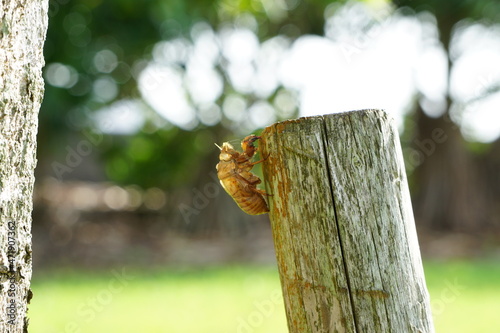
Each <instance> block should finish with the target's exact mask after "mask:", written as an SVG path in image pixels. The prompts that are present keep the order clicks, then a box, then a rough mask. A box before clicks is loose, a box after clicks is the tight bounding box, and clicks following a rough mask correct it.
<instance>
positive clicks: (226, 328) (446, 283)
mask: <svg viewBox="0 0 500 333" xmlns="http://www.w3.org/2000/svg"><path fill="white" fill-rule="evenodd" d="M425 272H426V278H427V284H428V288H429V292H430V294H431V299H432V306H433V315H434V323H435V327H436V332H445V333H446V332H453V333H460V332H464V333H465V332H467V333H469V332H475V333H481V332H482V333H490V332H491V333H497V332H500V314H499V312H498V311H499V309H500V264H499V263H491V262H453V263H438V262H429V263H426V264H425ZM32 289H33V292H34V297H33V300H32V301H31V305H30V310H29V317H30V331H31V332H35V333H44V332H50V333H53V332H81V333H87V332H99V333H101V332H124V333H126V332H145V333H155V332H162V333H165V332H168V333H191V332H192V333H205V332H206V333H225V332H228V333H229V332H231V333H232V332H237V333H240V332H241V333H250V332H252V333H280V332H287V328H286V319H285V314H284V308H283V301H282V300H281V289H280V284H279V278H278V273H277V271H276V270H275V269H273V268H267V267H255V266H242V267H223V268H211V269H205V270H201V269H198V270H164V271H161V272H159V271H158V272H151V271H138V270H127V269H125V270H122V268H117V269H116V270H114V271H113V272H105V273H102V272H101V273H89V272H64V271H59V272H57V273H54V272H53V273H47V274H40V275H35V276H34V278H33V283H32Z"/></svg>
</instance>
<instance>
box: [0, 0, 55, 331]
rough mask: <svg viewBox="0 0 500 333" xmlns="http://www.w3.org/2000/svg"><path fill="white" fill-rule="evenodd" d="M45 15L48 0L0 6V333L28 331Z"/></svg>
mask: <svg viewBox="0 0 500 333" xmlns="http://www.w3.org/2000/svg"><path fill="white" fill-rule="evenodd" d="M47 11H48V1H46V0H9V1H2V2H1V3H0V332H24V331H27V317H26V312H27V303H28V302H29V299H30V298H31V291H30V289H29V288H30V280H31V211H32V195H33V183H34V169H35V166H36V157H35V153H36V133H37V124H38V110H39V108H40V104H41V102H42V97H43V91H44V88H43V80H42V67H43V65H44V60H43V43H44V40H45V34H46V30H47V24H48V16H47Z"/></svg>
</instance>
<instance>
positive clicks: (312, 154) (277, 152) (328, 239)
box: [261, 110, 434, 333]
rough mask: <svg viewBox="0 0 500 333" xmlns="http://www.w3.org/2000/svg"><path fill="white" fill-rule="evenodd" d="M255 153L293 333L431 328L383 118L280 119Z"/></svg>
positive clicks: (399, 162)
mask: <svg viewBox="0 0 500 333" xmlns="http://www.w3.org/2000/svg"><path fill="white" fill-rule="evenodd" d="M261 147H262V155H263V156H268V158H267V159H266V161H265V162H264V163H263V164H264V166H263V173H264V180H265V184H266V189H267V192H268V193H269V194H271V196H269V197H268V198H269V204H270V213H269V215H270V219H271V224H272V230H273V237H274V243H275V248H276V256H277V259H278V267H279V273H280V279H281V285H282V289H283V296H284V300H285V308H286V313H287V318H288V328H289V331H290V332H291V333H307V332H321V333H326V332H367V333H372V332H384V333H386V332H394V333H401V332H425V333H427V332H433V331H434V328H433V324H432V317H431V311H430V305H429V296H428V292H427V288H426V285H425V278H424V273H423V269H422V262H421V259H420V251H419V246H418V242H417V234H416V230H415V224H414V220H413V213H412V207H411V202H410V194H409V190H408V185H407V180H406V175H405V169H404V162H403V156H402V152H401V147H400V142H399V137H398V134H397V130H396V128H395V126H394V124H393V123H392V121H391V120H390V119H389V117H388V116H387V114H386V113H385V112H384V111H381V110H362V111H354V112H346V113H339V114H330V115H325V116H317V117H308V118H300V119H297V120H289V121H285V122H280V123H276V124H274V125H272V126H270V127H267V128H266V129H265V130H264V131H263V133H262V140H261Z"/></svg>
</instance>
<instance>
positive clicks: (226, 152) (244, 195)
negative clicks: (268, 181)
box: [216, 135, 269, 215]
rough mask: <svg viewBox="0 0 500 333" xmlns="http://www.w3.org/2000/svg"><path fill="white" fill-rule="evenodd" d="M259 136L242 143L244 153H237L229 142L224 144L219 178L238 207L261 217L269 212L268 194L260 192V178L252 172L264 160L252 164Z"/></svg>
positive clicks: (252, 136) (218, 169)
mask: <svg viewBox="0 0 500 333" xmlns="http://www.w3.org/2000/svg"><path fill="white" fill-rule="evenodd" d="M258 139H260V137H259V136H256V135H249V136H247V137H246V138H245V139H243V141H242V142H241V148H242V149H243V153H240V152H238V151H236V150H235V149H234V148H233V146H232V145H231V144H230V143H229V142H224V143H223V144H222V148H221V147H219V146H217V147H219V149H220V155H219V159H220V162H219V163H218V164H217V167H216V169H217V176H218V177H219V180H220V183H221V185H222V187H223V188H224V190H226V192H227V193H228V194H229V195H230V196H231V197H232V198H233V199H234V201H235V202H236V203H237V204H238V206H239V207H240V208H241V209H242V210H243V211H244V212H245V213H247V214H250V215H259V214H265V213H267V212H269V208H268V207H267V203H266V200H265V199H264V196H265V195H266V192H265V191H263V190H259V189H258V188H257V185H258V184H260V183H261V180H260V178H259V177H257V176H256V175H254V174H253V173H252V172H251V171H250V170H252V167H253V166H254V165H255V164H258V163H260V162H262V161H263V160H260V161H257V162H252V161H251V160H252V157H253V156H254V154H255V152H256V150H257V147H255V145H254V142H255V141H256V140H258Z"/></svg>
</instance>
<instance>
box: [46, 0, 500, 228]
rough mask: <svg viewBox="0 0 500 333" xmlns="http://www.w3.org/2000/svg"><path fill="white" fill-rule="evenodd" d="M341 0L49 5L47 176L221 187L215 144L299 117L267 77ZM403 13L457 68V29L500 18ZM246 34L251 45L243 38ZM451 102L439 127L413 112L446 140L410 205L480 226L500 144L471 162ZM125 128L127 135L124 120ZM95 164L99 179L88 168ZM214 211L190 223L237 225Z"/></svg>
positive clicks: (428, 4)
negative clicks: (434, 34) (419, 23)
mask: <svg viewBox="0 0 500 333" xmlns="http://www.w3.org/2000/svg"><path fill="white" fill-rule="evenodd" d="M345 2H346V1H327V0H311V1H305V0H280V1H268V0H217V1H209V2H207V1H202V0H192V1H182V0H169V1H163V0H149V1H147V2H145V3H143V4H140V5H138V4H137V2H134V1H133V0H125V1H124V0H111V1H102V0H75V1H71V2H68V1H67V0H53V1H51V8H50V14H51V18H50V26H49V31H48V37H47V43H46V47H45V55H46V63H47V67H46V69H45V78H46V81H47V83H48V85H47V89H46V95H45V96H46V97H45V101H44V104H43V106H42V110H41V114H40V133H39V154H38V156H39V160H40V162H39V167H38V174H39V175H42V174H44V175H46V174H49V175H52V176H55V177H57V178H59V179H60V180H63V179H74V178H81V179H86V180H105V179H110V180H112V181H115V182H118V183H121V184H129V183H135V184H138V185H140V186H143V187H150V186H158V187H161V188H163V189H166V190H169V191H173V190H176V191H177V190H178V191H179V192H180V193H185V192H186V189H190V188H192V189H193V190H195V189H200V188H203V186H205V185H206V184H208V183H212V182H213V181H214V180H213V179H212V178H211V173H210V172H211V171H213V170H214V169H213V168H214V166H215V164H216V162H217V151H216V148H215V147H214V146H213V142H219V143H220V142H222V141H224V140H227V139H228V138H241V137H243V136H244V135H245V134H248V133H249V131H254V130H256V129H257V128H259V127H261V126H264V124H265V123H266V121H267V123H269V122H273V121H275V120H280V119H284V118H291V117H294V116H295V115H296V114H297V112H298V111H297V103H296V96H295V95H296V94H295V92H292V91H287V90H285V89H284V88H283V87H280V86H279V84H278V83H277V82H275V81H274V80H273V78H272V76H266V75H265V74H269V73H270V72H272V70H273V68H274V67H276V66H273V63H272V59H273V55H274V54H276V53H279V52H281V51H282V50H285V49H287V48H288V46H289V45H290V44H291V42H292V41H293V40H294V39H296V38H297V37H299V36H301V35H305V34H317V35H323V32H324V22H325V20H324V15H325V10H326V9H327V8H328V11H330V12H331V11H334V10H336V8H339V7H340V5H342V4H344V3H345ZM366 2H372V3H378V2H380V1H375V0H372V1H368V0H367V1H366ZM394 5H395V6H397V7H411V8H413V9H414V11H424V10H427V11H431V12H432V13H433V14H434V15H435V17H436V19H437V27H438V29H439V36H440V39H441V43H442V44H443V48H444V49H445V51H446V53H447V55H448V59H449V60H448V62H449V66H450V68H451V66H452V65H453V57H452V56H451V55H450V43H452V38H453V32H454V27H456V25H457V23H459V22H462V20H464V19H467V18H468V19H472V20H480V19H485V18H486V17H487V16H488V15H498V12H499V11H498V8H497V7H496V6H498V4H496V2H489V1H467V0H454V1H449V2H440V1H437V0H428V1H424V0H416V1H415V0H412V1H405V0H401V1H394ZM413 13H414V12H411V14H413ZM490 20H492V21H494V20H496V21H498V17H496V18H495V17H493V16H491V17H490ZM363 33H364V32H363ZM244 38H246V39H247V41H249V45H253V46H252V47H253V48H251V49H241V45H242V44H238V43H235V41H236V42H237V41H238V40H241V39H244ZM231 43H233V44H234V45H236V46H233V51H230V50H229V51H228V48H227V47H225V45H229V44H231ZM200 45H201V46H200ZM200 50H201V51H200ZM273 52H274V53H273ZM235 53H236V54H240V55H244V56H246V58H245V59H244V62H245V64H244V65H245V66H242V65H241V63H240V62H239V61H240V60H239V59H236V60H235V59H234V54H235ZM200 55H201V56H200ZM248 73H253V74H255V73H257V74H262V75H260V79H256V80H255V81H252V80H247V79H245V78H246V77H247V76H250V74H248ZM257 76H259V75H257ZM204 80H205V81H204ZM249 82H250V83H249ZM166 85H170V86H175V87H177V88H178V89H177V90H178V95H176V96H172V98H170V99H169V100H168V102H167V103H165V101H164V100H158V99H155V98H154V96H153V95H154V94H152V93H151V92H157V93H158V92H159V93H160V95H161V92H162V91H165V90H166V89H165V87H166ZM200 86H201V87H202V88H206V87H210V88H211V90H210V91H211V92H210V94H209V95H208V96H200V95H197V91H199V90H202V89H201V88H200ZM157 95H158V94H157ZM421 96H422V98H424V97H425V96H424V93H423V92H422V94H421ZM446 100H447V107H446V110H447V111H446V112H445V113H444V114H443V115H441V116H439V117H437V118H432V117H429V116H428V115H427V114H426V113H425V112H424V110H423V108H422V107H421V103H420V104H417V105H416V106H415V107H416V111H415V114H414V115H413V117H414V119H415V120H416V124H417V126H416V131H415V137H416V140H420V141H419V142H424V141H425V140H426V139H428V138H432V135H433V132H432V131H433V130H434V129H435V128H442V129H443V130H444V131H445V133H446V134H447V136H448V139H447V140H446V142H445V143H444V144H443V145H439V146H437V147H436V148H435V149H436V153H435V154H431V155H430V156H429V157H428V158H427V159H426V161H425V163H424V164H422V165H420V166H419V167H418V168H417V169H416V172H415V173H414V178H415V181H414V182H413V184H415V185H416V186H417V187H416V188H415V189H416V190H417V196H416V201H415V210H416V213H417V216H418V217H419V222H423V223H424V224H425V225H428V226H429V227H431V228H436V227H438V228H469V229H470V228H473V227H481V226H482V225H484V224H485V223H487V216H498V214H496V215H495V214H493V213H491V209H492V207H494V206H495V205H494V204H493V203H495V200H498V197H499V194H498V189H497V188H495V189H492V186H487V185H488V184H489V183H490V182H491V180H495V181H496V182H497V183H498V175H497V173H496V171H495V170H498V168H497V166H498V163H499V162H498V160H496V161H495V160H494V154H493V152H494V151H495V150H497V151H498V149H497V148H492V149H491V150H490V152H487V151H488V149H486V150H485V152H484V153H483V155H481V156H477V155H476V154H474V153H472V152H471V151H470V150H469V149H468V148H467V144H466V142H465V141H464V139H463V136H462V134H461V132H460V128H459V126H458V125H457V124H456V123H455V122H453V121H451V118H452V115H451V113H450V111H449V110H450V109H452V107H453V100H452V97H451V95H450V94H448V96H447V97H446ZM176 101H177V102H178V101H181V102H180V103H181V104H182V103H184V104H182V105H181V106H179V109H180V110H183V111H182V112H180V113H182V115H183V117H184V118H182V119H177V120H175V119H174V118H173V117H172V116H171V113H172V109H173V108H174V104H175V102H176ZM165 104H168V105H165ZM113 113H115V114H114V116H113ZM263 115H267V116H266V117H263ZM268 115H271V116H268ZM127 119H128V127H127V126H125V125H126V124H125V125H124V124H122V122H123V123H127V121H124V120H127ZM131 124H132V125H131ZM134 124H135V125H134ZM88 129H91V131H92V132H89V131H88ZM92 138H93V139H92ZM61 142H65V143H66V144H65V145H61ZM82 142H90V144H89V145H87V146H85V145H84V144H82ZM498 145H499V144H498V141H497V142H496V143H494V145H492V147H494V146H498ZM85 147H86V148H87V150H85ZM417 149H420V147H417ZM82 157H85V158H82ZM97 158H99V159H100V161H101V163H103V164H104V165H105V167H104V168H103V170H101V169H96V168H92V167H91V166H92V165H93V164H95V159H97ZM53 161H57V163H59V164H54V162H53ZM88 162H91V163H92V165H91V164H90V163H88ZM481 168H482V169H484V170H485V172H479V170H482V169H481ZM488 180H490V182H489V181H488ZM450 184H454V185H453V187H452V186H451V185H450ZM183 191H184V192H183ZM494 191H497V192H495V193H494ZM187 192H188V194H186V193H185V195H178V196H177V197H178V198H179V199H178V201H175V200H174V201H171V202H170V204H171V205H172V207H171V208H173V209H176V208H177V207H178V205H179V203H182V202H185V201H186V200H188V201H189V199H186V198H189V197H190V196H191V200H193V199H192V197H193V194H192V193H189V192H190V191H189V190H187ZM176 193H177V192H176ZM217 203H218V205H224V207H218V206H217V205H210V206H209V207H208V208H206V209H205V210H204V214H194V215H192V217H193V220H199V221H201V222H202V223H205V221H204V220H207V219H208V217H210V221H217V220H220V219H223V220H224V221H222V222H220V223H223V224H226V223H229V222H227V221H228V220H229V219H234V218H235V216H237V217H239V216H241V215H238V213H236V212H235V211H234V210H232V209H237V207H236V206H235V205H233V204H232V203H231V201H230V200H228V201H223V200H217ZM226 204H227V207H226V206H225V205H226ZM470 207H472V208H470Z"/></svg>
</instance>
